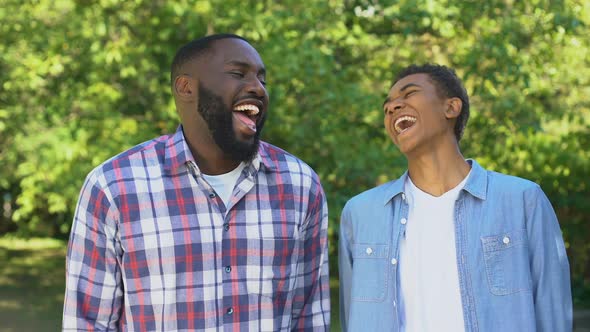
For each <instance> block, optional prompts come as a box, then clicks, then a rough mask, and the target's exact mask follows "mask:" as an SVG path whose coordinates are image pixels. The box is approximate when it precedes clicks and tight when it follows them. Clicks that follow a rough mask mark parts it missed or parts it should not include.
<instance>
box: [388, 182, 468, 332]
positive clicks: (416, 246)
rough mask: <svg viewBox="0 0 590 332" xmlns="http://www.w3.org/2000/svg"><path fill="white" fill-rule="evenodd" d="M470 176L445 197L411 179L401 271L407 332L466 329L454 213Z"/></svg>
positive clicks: (407, 184)
mask: <svg viewBox="0 0 590 332" xmlns="http://www.w3.org/2000/svg"><path fill="white" fill-rule="evenodd" d="M468 177H469V174H468V175H467V176H466V177H465V179H463V181H462V182H461V183H459V184H458V185H457V186H456V187H455V188H453V189H451V190H449V191H448V192H446V193H444V194H443V195H442V196H440V197H435V196H432V195H430V194H428V193H425V192H424V191H422V190H420V189H419V188H418V187H416V186H415V185H414V183H413V182H412V180H411V179H410V177H409V176H408V178H407V181H406V183H405V185H404V191H405V193H406V197H407V200H408V204H409V215H408V220H407V224H406V231H405V234H404V236H403V237H402V240H401V242H400V262H399V264H400V265H399V268H400V270H399V272H400V285H401V302H402V303H401V309H402V317H403V318H402V319H403V321H402V322H403V326H404V328H403V329H402V330H405V331H406V332H414V331H420V332H427V331H437V332H438V331H464V330H465V324H464V321H463V306H462V305H461V291H460V289H459V273H458V270H457V252H456V249H455V247H456V246H455V222H454V213H455V201H456V200H457V198H458V196H459V192H460V191H461V189H463V186H465V182H466V181H467V178H468ZM404 313H405V315H404Z"/></svg>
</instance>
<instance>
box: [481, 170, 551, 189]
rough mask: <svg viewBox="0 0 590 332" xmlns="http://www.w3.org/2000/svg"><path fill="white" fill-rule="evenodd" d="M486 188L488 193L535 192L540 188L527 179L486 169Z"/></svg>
mask: <svg viewBox="0 0 590 332" xmlns="http://www.w3.org/2000/svg"><path fill="white" fill-rule="evenodd" d="M487 177H488V190H489V191H490V194H499V193H503V194H516V195H522V194H524V193H535V192H538V191H540V190H541V187H540V186H539V185H538V184H537V183H535V182H533V181H531V180H528V179H525V178H521V177H518V176H514V175H508V174H503V173H498V172H495V171H487Z"/></svg>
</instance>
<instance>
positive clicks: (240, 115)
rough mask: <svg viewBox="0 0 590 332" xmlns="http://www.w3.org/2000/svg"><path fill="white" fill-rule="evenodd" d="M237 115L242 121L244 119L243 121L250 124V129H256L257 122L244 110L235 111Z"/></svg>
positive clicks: (247, 124)
mask: <svg viewBox="0 0 590 332" xmlns="http://www.w3.org/2000/svg"><path fill="white" fill-rule="evenodd" d="M235 114H236V117H237V118H238V119H240V121H242V123H244V124H245V125H246V126H248V127H249V128H250V129H252V130H254V131H256V123H254V120H252V119H250V118H249V117H248V116H247V115H246V114H244V113H243V112H235Z"/></svg>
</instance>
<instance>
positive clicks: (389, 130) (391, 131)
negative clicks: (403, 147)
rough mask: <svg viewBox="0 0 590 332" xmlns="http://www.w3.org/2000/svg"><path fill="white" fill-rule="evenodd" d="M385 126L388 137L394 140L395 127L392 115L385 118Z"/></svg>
mask: <svg viewBox="0 0 590 332" xmlns="http://www.w3.org/2000/svg"><path fill="white" fill-rule="evenodd" d="M383 126H384V127H385V131H386V132H387V135H388V136H389V137H390V138H391V139H393V138H394V133H395V132H394V127H393V121H392V117H391V116H390V115H386V116H385V117H384V118H383Z"/></svg>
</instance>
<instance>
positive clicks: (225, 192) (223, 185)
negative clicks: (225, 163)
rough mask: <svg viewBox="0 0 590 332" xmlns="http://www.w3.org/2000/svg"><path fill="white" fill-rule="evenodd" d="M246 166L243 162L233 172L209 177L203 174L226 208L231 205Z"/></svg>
mask: <svg viewBox="0 0 590 332" xmlns="http://www.w3.org/2000/svg"><path fill="white" fill-rule="evenodd" d="M245 166H246V165H245V164H244V163H243V162H242V163H240V164H239V165H238V167H236V168H235V169H234V170H233V171H230V172H228V173H225V174H220V175H207V174H204V173H203V177H204V178H205V180H207V182H209V184H210V185H211V187H213V189H214V190H215V192H216V193H217V195H219V198H221V200H222V201H223V204H224V205H225V206H226V207H228V205H229V200H230V199H231V194H232V192H233V191H234V187H235V186H236V182H238V178H239V177H240V174H242V170H243V169H244V167H245Z"/></svg>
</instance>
